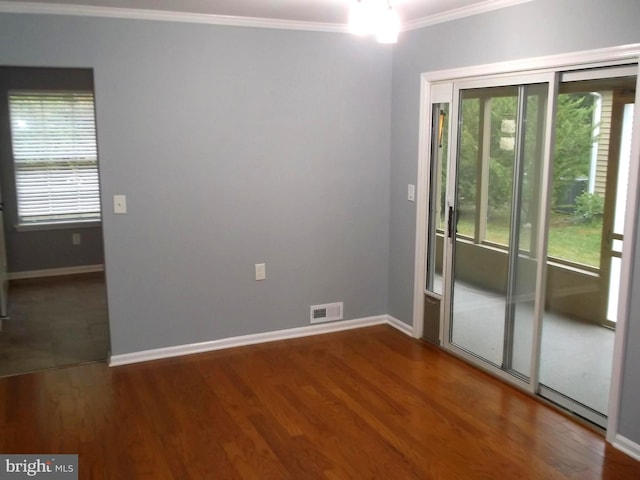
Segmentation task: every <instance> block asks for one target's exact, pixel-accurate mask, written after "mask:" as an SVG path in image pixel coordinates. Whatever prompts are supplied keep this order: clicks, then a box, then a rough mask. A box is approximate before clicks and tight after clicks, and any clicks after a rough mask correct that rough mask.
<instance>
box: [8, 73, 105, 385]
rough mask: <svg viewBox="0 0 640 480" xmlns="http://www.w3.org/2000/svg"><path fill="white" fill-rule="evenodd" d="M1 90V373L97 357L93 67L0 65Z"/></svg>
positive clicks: (99, 317) (100, 310) (101, 337)
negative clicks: (3, 284)
mask: <svg viewBox="0 0 640 480" xmlns="http://www.w3.org/2000/svg"><path fill="white" fill-rule="evenodd" d="M0 92H1V93H0V183H1V185H0V186H1V190H2V205H3V207H4V208H3V216H4V219H3V225H2V226H3V227H4V235H2V237H1V238H0V244H2V245H0V246H4V247H6V260H7V262H6V266H7V276H6V278H7V279H8V292H7V293H8V296H7V297H5V299H6V313H7V315H8V318H5V319H4V321H3V325H2V326H3V328H2V330H1V331H0V376H5V375H15V374H20V373H27V372H31V371H36V370H42V369H47V368H55V367H60V366H65V365H72V364H79V363H86V362H89V361H96V360H102V361H104V360H106V358H107V354H108V350H109V331H108V315H107V307H106V287H105V280H104V265H103V264H104V260H103V244H102V228H101V209H100V191H99V180H98V178H99V172H98V158H97V146H96V145H97V141H96V126H95V106H94V95H93V72H92V71H91V70H89V69H64V68H13V67H11V68H10V67H0ZM1 250H2V249H1V248H0V251H1Z"/></svg>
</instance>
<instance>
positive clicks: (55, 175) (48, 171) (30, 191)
mask: <svg viewBox="0 0 640 480" xmlns="http://www.w3.org/2000/svg"><path fill="white" fill-rule="evenodd" d="M9 114H10V116H11V138H12V145H13V159H14V164H15V176H16V191H17V196H18V221H19V223H20V224H22V225H28V224H34V223H55V222H77V221H87V220H99V219H100V193H99V184H98V164H97V153H96V127H95V114H94V106H93V94H92V93H91V92H24V91H11V92H9Z"/></svg>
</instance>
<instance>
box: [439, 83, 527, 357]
mask: <svg viewBox="0 0 640 480" xmlns="http://www.w3.org/2000/svg"><path fill="white" fill-rule="evenodd" d="M517 97H518V87H508V88H502V87H500V88H484V89H470V90H465V91H463V92H462V93H461V97H460V115H461V118H460V120H461V121H460V131H459V135H458V137H459V139H458V142H459V144H458V145H459V146H458V151H459V155H458V170H457V190H456V207H457V217H458V218H457V231H458V233H457V234H456V238H455V245H454V292H453V301H452V319H451V322H452V326H451V332H450V339H451V342H452V343H454V344H455V345H457V346H458V347H460V348H462V349H464V350H467V351H469V352H471V353H473V354H475V355H478V356H480V357H481V358H483V359H485V360H487V361H489V362H491V363H493V364H496V365H498V366H502V364H503V346H504V338H505V309H506V305H507V301H506V299H507V273H508V258H509V255H508V252H507V251H506V250H502V249H495V248H491V247H487V246H485V245H483V244H481V241H482V240H484V238H483V237H484V232H486V226H487V218H490V217H491V212H492V206H493V207H495V206H501V207H502V208H504V209H505V210H506V212H507V213H506V215H507V217H509V215H510V213H509V212H510V210H509V207H508V204H509V202H510V199H511V192H512V189H513V159H514V158H515V150H516V148H513V149H511V150H509V148H511V141H510V140H507V141H504V140H502V139H503V138H506V139H510V138H513V139H514V145H515V138H516V137H517V133H518V132H517V129H516V128H515V127H514V126H513V125H512V124H511V123H509V121H510V120H511V119H512V117H514V113H515V112H514V110H513V109H512V106H513V102H517ZM504 120H507V123H508V125H505V130H506V132H504V131H503V123H504V122H503V121H504ZM501 143H502V146H503V147H508V148H500V145H501ZM492 165H493V167H492ZM492 168H493V173H494V174H493V176H492V175H491V172H492ZM496 211H497V208H496ZM501 222H502V223H503V225H502V227H499V223H500V222H494V223H493V225H496V228H495V231H501V235H502V238H504V241H505V242H507V243H508V241H509V226H510V225H509V221H508V220H507V221H506V222H505V221H501ZM500 229H501V230H500ZM469 237H472V238H469Z"/></svg>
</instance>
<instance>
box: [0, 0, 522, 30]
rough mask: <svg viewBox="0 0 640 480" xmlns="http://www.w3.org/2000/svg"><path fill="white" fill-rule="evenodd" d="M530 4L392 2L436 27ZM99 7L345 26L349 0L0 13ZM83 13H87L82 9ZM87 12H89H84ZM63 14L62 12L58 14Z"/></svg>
mask: <svg viewBox="0 0 640 480" xmlns="http://www.w3.org/2000/svg"><path fill="white" fill-rule="evenodd" d="M525 1H531V0H392V4H393V5H395V7H396V9H397V10H398V14H399V16H400V19H401V21H402V23H403V24H405V25H407V24H412V23H413V24H420V23H436V21H438V20H441V21H442V20H447V19H450V18H451V17H462V16H467V15H470V14H474V13H480V12H482V11H488V10H495V9H496V8H501V7H504V6H509V5H513V4H517V3H523V2H525ZM54 5H60V6H61V10H63V11H69V9H70V8H73V7H77V6H83V7H94V8H95V7H100V8H110V9H132V11H138V12H140V11H155V12H177V13H180V14H191V15H193V14H204V15H216V16H232V17H251V18H261V19H268V20H285V21H292V22H310V23H318V24H332V25H336V24H338V25H344V24H346V23H347V17H348V5H349V0H37V1H36V2H34V1H29V0H4V1H0V7H2V8H0V10H2V11H11V10H16V11H38V8H40V10H47V13H52V12H51V11H50V10H51V8H52V7H53V6H54ZM85 10H86V9H85ZM86 11H88V10H86ZM61 13H62V11H61Z"/></svg>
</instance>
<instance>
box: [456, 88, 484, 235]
mask: <svg viewBox="0 0 640 480" xmlns="http://www.w3.org/2000/svg"><path fill="white" fill-rule="evenodd" d="M480 103H481V102H480V99H479V98H474V97H469V96H463V97H462V99H461V108H460V116H461V120H462V127H461V131H460V133H459V137H460V138H459V146H458V150H459V151H458V163H459V166H458V179H457V180H458V197H457V202H458V206H457V209H458V212H457V232H458V234H459V235H465V236H468V237H471V238H473V237H474V236H475V217H476V189H477V188H476V187H477V185H478V183H477V174H478V171H477V169H478V158H479V155H480V154H481V149H480V141H481V133H480V123H481V122H480Z"/></svg>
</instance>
